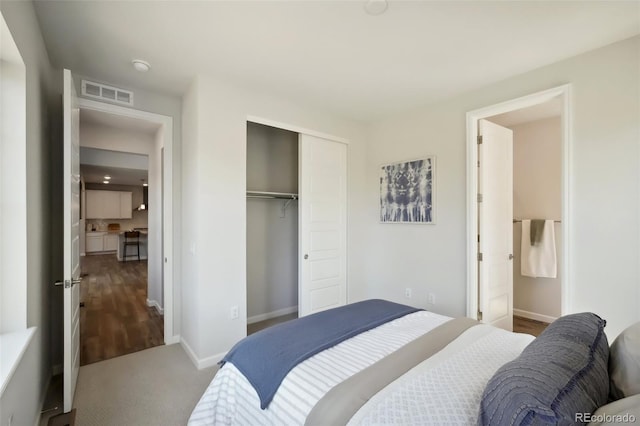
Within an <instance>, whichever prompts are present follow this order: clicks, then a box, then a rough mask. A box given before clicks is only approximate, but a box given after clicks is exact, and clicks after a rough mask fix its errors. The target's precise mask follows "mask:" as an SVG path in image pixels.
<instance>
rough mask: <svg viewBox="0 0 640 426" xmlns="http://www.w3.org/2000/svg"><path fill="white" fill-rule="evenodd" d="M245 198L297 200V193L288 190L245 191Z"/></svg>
mask: <svg viewBox="0 0 640 426" xmlns="http://www.w3.org/2000/svg"><path fill="white" fill-rule="evenodd" d="M247 198H267V199H281V200H297V199H298V194H293V193H290V192H268V191H247Z"/></svg>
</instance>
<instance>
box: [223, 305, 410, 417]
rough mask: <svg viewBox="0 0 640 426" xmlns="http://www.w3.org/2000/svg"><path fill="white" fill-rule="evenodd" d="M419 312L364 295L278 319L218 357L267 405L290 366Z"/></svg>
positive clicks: (264, 406)
mask: <svg viewBox="0 0 640 426" xmlns="http://www.w3.org/2000/svg"><path fill="white" fill-rule="evenodd" d="M416 311H419V309H416V308H412V307H411V306H406V305H400V304H398V303H393V302H388V301H386V300H378V299H374V300H365V301H363V302H357V303H352V304H350V305H346V306H341V307H339V308H334V309H329V310H327V311H323V312H318V313H316V314H313V315H308V316H306V317H302V318H298V319H296V320H293V321H289V322H286V323H282V324H279V325H276V326H273V327H270V328H267V329H265V330H262V331H260V332H258V333H255V334H252V335H250V336H248V337H246V338H245V339H243V340H241V341H240V342H238V343H237V344H236V345H235V346H234V347H233V348H232V349H231V351H229V353H228V354H227V355H226V356H225V357H224V359H223V360H222V361H221V364H224V363H225V362H230V363H232V364H233V365H234V366H235V367H236V368H237V369H238V370H240V371H241V372H242V374H244V376H245V377H246V378H247V380H248V381H249V383H251V385H252V386H253V387H254V388H255V390H256V392H257V393H258V396H259V397H260V407H261V408H262V409H263V410H264V409H265V408H267V406H269V403H270V402H271V400H272V399H273V396H274V395H275V393H276V391H277V390H278V387H279V386H280V383H282V380H284V378H285V376H286V375H287V373H289V371H291V370H292V369H293V368H294V367H295V366H296V365H298V364H299V363H301V362H302V361H304V360H306V359H307V358H310V357H312V356H313V355H315V354H317V353H319V352H322V351H323V350H325V349H327V348H330V347H332V346H335V345H337V344H338V343H340V342H342V341H344V340H347V339H349V338H351V337H353V336H356V335H358V334H360V333H363V332H365V331H367V330H371V329H372V328H375V327H378V326H379V325H382V324H384V323H386V322H389V321H392V320H394V319H396V318H400V317H402V316H405V315H407V314H410V313H413V312H416Z"/></svg>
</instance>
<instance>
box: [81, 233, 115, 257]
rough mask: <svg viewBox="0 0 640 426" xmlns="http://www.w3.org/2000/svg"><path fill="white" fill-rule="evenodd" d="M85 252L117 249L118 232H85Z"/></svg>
mask: <svg viewBox="0 0 640 426" xmlns="http://www.w3.org/2000/svg"><path fill="white" fill-rule="evenodd" d="M85 243H86V244H85V251H86V252H87V253H99V252H104V251H117V250H118V233H115V232H102V231H98V232H87V235H86V241H85Z"/></svg>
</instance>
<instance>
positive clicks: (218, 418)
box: [189, 300, 609, 426]
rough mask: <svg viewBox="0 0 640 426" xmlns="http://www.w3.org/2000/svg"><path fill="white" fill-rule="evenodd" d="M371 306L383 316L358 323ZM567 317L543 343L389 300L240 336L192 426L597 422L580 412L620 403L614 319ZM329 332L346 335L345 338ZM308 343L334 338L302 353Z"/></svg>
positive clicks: (193, 416)
mask: <svg viewBox="0 0 640 426" xmlns="http://www.w3.org/2000/svg"><path fill="white" fill-rule="evenodd" d="M387 308H389V309H390V312H396V310H399V311H397V313H395V314H388V315H387V314H386V312H385V309H387ZM371 311H373V312H374V315H375V313H376V312H385V313H383V314H381V316H382V317H384V318H382V320H383V321H382V322H380V318H377V319H375V320H374V321H369V318H367V320H366V321H363V322H362V323H357V322H358V320H359V318H362V317H363V316H364V317H366V316H367V315H369V313H370V312H371ZM343 315H346V316H343ZM349 315H351V316H349ZM394 315H396V316H394ZM331 321H333V323H332V322H331ZM367 321H368V322H367ZM353 322H356V323H357V324H356V325H355V326H354V327H355V328H356V330H353V327H352V328H348V327H346V328H345V324H347V323H348V324H351V323H353ZM556 322H557V323H559V324H557V325H556V323H554V325H553V327H552V326H550V327H548V329H547V331H545V333H543V335H542V336H541V337H542V338H538V339H535V340H534V337H533V336H530V335H527V334H519V333H511V332H508V331H505V330H501V329H497V328H494V327H491V326H489V325H484V324H478V323H476V322H475V321H471V320H469V319H466V318H459V319H453V318H450V317H446V316H443V315H439V314H436V313H433V312H428V311H424V310H417V309H415V308H411V307H406V306H405V305H399V304H394V303H391V302H387V301H381V300H371V301H363V302H359V303H356V304H352V305H347V306H345V307H341V308H337V309H336V310H329V311H325V312H323V313H320V314H314V315H311V316H308V317H304V318H300V319H298V320H294V321H291V322H289V323H285V324H286V325H285V324H283V325H279V326H274V327H271V328H270V329H267V330H265V331H264V332H260V333H256V335H257V336H256V335H252V336H256V337H252V336H249V338H247V339H245V340H249V342H246V341H241V342H239V343H238V344H237V345H236V346H235V347H234V348H233V349H232V350H231V351H230V353H229V354H228V355H227V356H226V357H225V360H224V361H223V365H222V367H221V369H220V370H219V371H218V373H217V374H216V376H215V377H214V379H213V381H212V382H211V384H210V385H209V387H208V388H207V389H206V391H205V393H204V394H203V396H202V398H201V399H200V401H199V402H198V404H197V406H196V407H195V409H194V410H193V412H192V414H191V417H190V419H189V425H190V426H199V425H218V424H220V425H222V424H236V425H338V424H350V425H356V424H363V425H372V424H376V425H379V424H402V425H408V424H415V425H442V424H449V425H474V424H482V425H484V424H491V425H498V424H550V423H551V424H576V423H587V421H577V420H576V417H575V413H577V412H578V411H579V410H583V411H584V412H585V413H587V415H588V414H591V413H593V412H594V411H595V410H596V409H597V408H598V407H601V406H603V405H605V404H606V403H607V402H608V398H609V376H608V355H609V347H608V344H607V342H606V336H605V335H604V333H603V332H602V330H603V328H604V321H603V320H601V319H600V318H599V317H597V316H596V315H594V314H589V313H584V314H577V315H574V316H567V317H563V318H562V321H560V320H558V321H556ZM364 324H366V325H364ZM343 328H344V329H343ZM326 329H340V330H339V333H337V334H341V335H344V336H346V337H344V338H340V339H339V340H340V341H338V342H337V343H336V341H335V338H336V335H331V333H329V336H325V335H322V333H323V331H324V330H326ZM549 329H550V330H549ZM296 330H298V331H302V334H300V337H299V339H298V338H296V337H294V336H296V334H295V333H296V332H298V331H296ZM318 330H320V332H319V333H316V331H318ZM261 333H262V334H261ZM316 334H319V336H316ZM334 334H336V333H334ZM545 335H546V337H543V336H545ZM279 339H281V340H279ZM305 339H306V340H309V341H314V342H312V343H313V344H317V342H318V341H321V342H322V343H321V344H320V345H317V346H318V348H315V349H313V350H312V349H310V348H311V347H312V346H310V345H307V346H305V345H306V343H302V346H303V347H302V348H297V347H296V344H295V342H297V341H298V340H302V341H305ZM323 339H324V340H323ZM332 339H334V340H332ZM327 340H328V343H327ZM274 342H275V343H274ZM271 343H274V344H273V345H272V347H270V348H269V347H268V346H269V345H270V344H271ZM576 348H578V349H576ZM243 349H245V351H244V352H242V350H243ZM296 351H298V352H299V353H296ZM291 352H293V353H294V354H293V355H292V354H291ZM300 353H304V354H305V356H304V357H300V356H299V355H300ZM234 356H235V358H234ZM279 357H284V358H287V357H289V358H292V359H294V362H293V363H292V364H291V365H290V366H284V367H283V366H281V365H279V364H281V363H282V360H281V359H278V360H276V359H277V358H279ZM563 357H565V358H568V359H567V361H566V362H563V361H562V359H563ZM276 361H277V362H276ZM285 364H286V363H285ZM532 366H534V367H535V368H533V369H532V368H531V367H532ZM538 367H542V368H543V370H544V368H547V371H542V372H540V371H538ZM549 368H550V369H549ZM574 370H575V371H574ZM605 376H606V377H605ZM555 382H558V384H557V383H555ZM583 394H588V395H587V396H586V397H585V395H583ZM558 395H560V396H559V397H558ZM585 400H586V401H585ZM569 419H570V420H571V421H569ZM587 420H588V418H587Z"/></svg>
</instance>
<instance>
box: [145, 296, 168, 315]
mask: <svg viewBox="0 0 640 426" xmlns="http://www.w3.org/2000/svg"><path fill="white" fill-rule="evenodd" d="M147 306H149V307H155V308H156V309H157V310H158V312H160V315H164V309H163V308H162V306H160V304H159V303H158V301H156V300H149V299H147Z"/></svg>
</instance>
